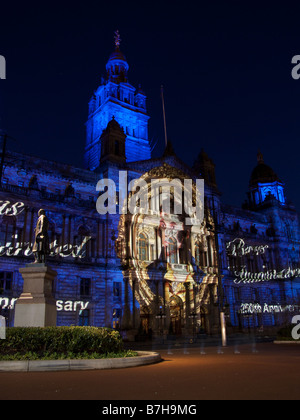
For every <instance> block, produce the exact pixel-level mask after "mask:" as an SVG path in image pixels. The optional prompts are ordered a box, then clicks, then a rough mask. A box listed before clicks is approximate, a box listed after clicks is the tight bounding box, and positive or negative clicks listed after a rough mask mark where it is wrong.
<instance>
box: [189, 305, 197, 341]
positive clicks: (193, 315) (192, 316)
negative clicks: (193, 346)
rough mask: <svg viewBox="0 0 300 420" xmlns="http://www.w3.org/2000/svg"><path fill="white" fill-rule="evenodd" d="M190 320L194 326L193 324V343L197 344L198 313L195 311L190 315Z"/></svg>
mask: <svg viewBox="0 0 300 420" xmlns="http://www.w3.org/2000/svg"><path fill="white" fill-rule="evenodd" d="M189 318H190V319H191V320H192V324H193V343H195V341H196V340H195V335H196V334H195V333H196V331H195V319H196V318H197V314H196V312H195V311H193V312H192V313H191V314H190V315H189Z"/></svg>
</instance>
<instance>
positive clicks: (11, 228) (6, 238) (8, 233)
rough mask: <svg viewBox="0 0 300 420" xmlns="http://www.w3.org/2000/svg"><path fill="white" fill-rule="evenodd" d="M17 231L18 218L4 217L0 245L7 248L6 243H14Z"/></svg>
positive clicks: (0, 229) (0, 226) (0, 228)
mask: <svg viewBox="0 0 300 420" xmlns="http://www.w3.org/2000/svg"><path fill="white" fill-rule="evenodd" d="M15 230H16V218H15V216H6V215H4V216H3V217H2V221H1V225H0V245H3V246H5V244H6V243H14V240H15V238H14V234H15Z"/></svg>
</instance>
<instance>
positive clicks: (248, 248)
mask: <svg viewBox="0 0 300 420" xmlns="http://www.w3.org/2000/svg"><path fill="white" fill-rule="evenodd" d="M226 248H227V254H228V255H229V256H232V257H243V256H244V255H250V254H253V255H262V254H264V253H265V252H266V249H267V248H269V246H268V245H257V246H252V245H246V243H245V241H244V240H243V239H240V238H236V239H234V240H233V241H231V242H228V243H227V244H226Z"/></svg>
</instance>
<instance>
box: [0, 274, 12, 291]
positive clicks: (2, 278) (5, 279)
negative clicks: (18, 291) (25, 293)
mask: <svg viewBox="0 0 300 420" xmlns="http://www.w3.org/2000/svg"><path fill="white" fill-rule="evenodd" d="M12 281H13V273H12V272H10V271H2V272H0V293H1V294H2V293H3V292H9V291H11V290H12Z"/></svg>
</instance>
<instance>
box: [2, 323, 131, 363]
mask: <svg viewBox="0 0 300 420" xmlns="http://www.w3.org/2000/svg"><path fill="white" fill-rule="evenodd" d="M122 352H124V346H123V341H122V338H121V336H120V334H119V332H117V331H114V330H111V329H108V328H97V327H12V328H7V329H6V339H5V340H0V359H1V358H2V359H7V358H9V357H11V358H14V355H18V357H19V358H22V357H25V358H26V355H30V357H31V358H35V359H36V358H45V357H46V356H47V355H48V356H50V357H51V355H54V356H53V357H55V358H64V357H66V355H67V356H72V357H74V358H80V357H82V356H83V355H85V356H86V357H88V356H89V355H91V357H96V356H97V355H99V356H101V355H102V356H103V355H108V354H112V353H117V354H120V353H122Z"/></svg>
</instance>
